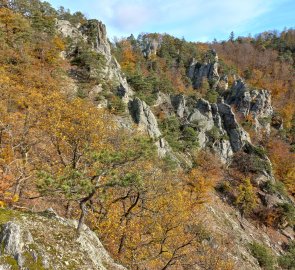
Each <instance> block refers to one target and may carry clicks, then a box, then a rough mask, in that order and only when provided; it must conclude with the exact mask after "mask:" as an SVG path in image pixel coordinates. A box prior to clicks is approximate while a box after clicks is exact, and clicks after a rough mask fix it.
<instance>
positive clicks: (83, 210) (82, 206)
mask: <svg viewBox="0 0 295 270" xmlns="http://www.w3.org/2000/svg"><path fill="white" fill-rule="evenodd" d="M86 202H87V201H84V200H83V201H81V202H80V209H81V214H80V218H79V223H78V227H77V233H78V235H80V233H81V231H82V227H83V225H84V221H85V216H86V212H87V209H86Z"/></svg>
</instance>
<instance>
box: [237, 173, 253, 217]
mask: <svg viewBox="0 0 295 270" xmlns="http://www.w3.org/2000/svg"><path fill="white" fill-rule="evenodd" d="M235 204H236V205H237V206H238V207H239V209H240V211H241V213H242V215H243V214H250V213H251V212H252V211H253V209H254V208H255V207H256V206H257V196H256V193H255V190H254V188H253V186H252V184H251V180H250V178H246V179H245V180H244V181H243V183H241V184H240V185H239V187H238V195H237V197H236V200H235Z"/></svg>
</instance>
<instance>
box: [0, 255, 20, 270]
mask: <svg viewBox="0 0 295 270" xmlns="http://www.w3.org/2000/svg"><path fill="white" fill-rule="evenodd" d="M0 264H4V265H5V264H7V265H9V266H10V270H18V269H19V267H18V264H17V261H16V259H15V258H13V257H12V256H9V255H3V256H2V257H1V259H0Z"/></svg>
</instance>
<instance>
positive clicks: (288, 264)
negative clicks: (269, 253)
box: [278, 241, 295, 270]
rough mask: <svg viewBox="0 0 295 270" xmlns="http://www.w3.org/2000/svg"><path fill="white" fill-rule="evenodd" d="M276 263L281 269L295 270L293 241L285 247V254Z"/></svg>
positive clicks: (294, 242)
mask: <svg viewBox="0 0 295 270" xmlns="http://www.w3.org/2000/svg"><path fill="white" fill-rule="evenodd" d="M278 262H279V265H280V266H281V267H282V268H283V269H288V270H294V269H295V241H292V242H291V243H290V244H289V245H288V246H287V248H286V253H285V254H284V255H282V256H280V257H279V259H278Z"/></svg>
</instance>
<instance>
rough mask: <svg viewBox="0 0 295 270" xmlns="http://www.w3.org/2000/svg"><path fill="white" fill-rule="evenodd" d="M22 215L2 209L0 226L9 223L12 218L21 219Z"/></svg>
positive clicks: (0, 211) (0, 210)
mask: <svg viewBox="0 0 295 270" xmlns="http://www.w3.org/2000/svg"><path fill="white" fill-rule="evenodd" d="M19 216H20V213H19V212H16V211H13V210H9V209H5V208H4V209H0V225H2V224H5V223H7V222H8V221H10V220H11V219H12V218H16V217H19Z"/></svg>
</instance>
